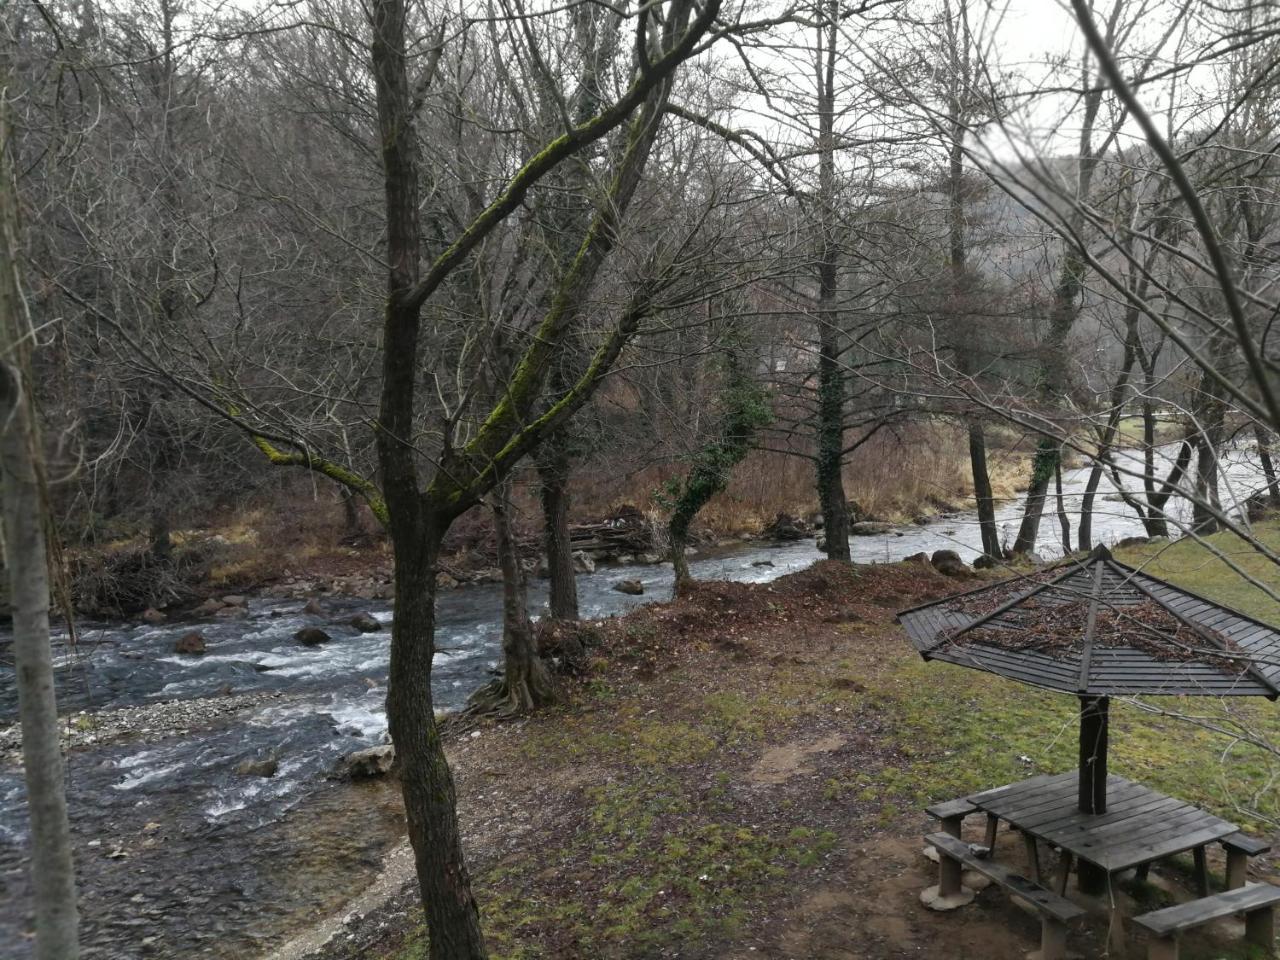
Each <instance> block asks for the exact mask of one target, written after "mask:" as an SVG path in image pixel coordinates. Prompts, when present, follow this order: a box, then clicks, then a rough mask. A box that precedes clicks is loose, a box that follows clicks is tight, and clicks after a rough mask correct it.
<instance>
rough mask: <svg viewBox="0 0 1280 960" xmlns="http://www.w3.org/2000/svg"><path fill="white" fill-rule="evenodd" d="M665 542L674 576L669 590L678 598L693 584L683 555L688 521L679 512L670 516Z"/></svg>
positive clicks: (686, 542)
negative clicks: (669, 552)
mask: <svg viewBox="0 0 1280 960" xmlns="http://www.w3.org/2000/svg"><path fill="white" fill-rule="evenodd" d="M667 542H668V544H669V545H670V550H671V569H672V571H673V572H674V574H675V581H674V583H673V584H672V588H671V590H672V593H674V594H675V595H676V596H677V597H678V596H680V595H681V594H683V593H684V592H685V590H686V588H688V586H689V584H691V583H693V574H691V573H690V572H689V558H688V557H686V556H685V553H684V551H685V547H686V546H687V545H688V543H689V521H688V519H687V518H685V516H684V515H683V513H682V512H680V511H677V512H676V514H675V515H674V516H672V518H671V523H670V524H669V525H668V526H667Z"/></svg>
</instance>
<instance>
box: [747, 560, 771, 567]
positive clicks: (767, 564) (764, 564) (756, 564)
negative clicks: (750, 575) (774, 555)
mask: <svg viewBox="0 0 1280 960" xmlns="http://www.w3.org/2000/svg"><path fill="white" fill-rule="evenodd" d="M751 565H752V566H753V567H772V566H773V561H772V560H753V561H752V562H751Z"/></svg>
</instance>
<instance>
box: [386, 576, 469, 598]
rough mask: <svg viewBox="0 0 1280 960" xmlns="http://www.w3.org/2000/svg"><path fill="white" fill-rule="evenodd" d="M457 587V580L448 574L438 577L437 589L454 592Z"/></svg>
mask: <svg viewBox="0 0 1280 960" xmlns="http://www.w3.org/2000/svg"><path fill="white" fill-rule="evenodd" d="M457 585H458V581H457V580H455V579H454V578H453V577H451V576H449V574H447V573H442V574H440V575H439V576H438V577H436V587H437V588H438V589H440V590H452V589H453V588H454V587H456V586H457ZM391 592H392V593H394V592H395V591H394V589H393V590H392V591H391ZM385 599H388V600H390V599H391V598H390V597H389V596H388V597H386V598H385Z"/></svg>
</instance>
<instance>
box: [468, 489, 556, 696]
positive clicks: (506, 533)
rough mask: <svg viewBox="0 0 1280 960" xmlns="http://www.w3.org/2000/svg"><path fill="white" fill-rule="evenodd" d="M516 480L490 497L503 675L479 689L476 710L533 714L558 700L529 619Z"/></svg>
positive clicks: (495, 491) (476, 694) (496, 490)
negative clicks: (515, 519)
mask: <svg viewBox="0 0 1280 960" xmlns="http://www.w3.org/2000/svg"><path fill="white" fill-rule="evenodd" d="M510 489H511V482H510V481H509V480H504V481H503V482H502V483H500V484H499V485H498V486H497V487H496V488H494V491H493V493H492V494H491V497H490V499H491V501H492V507H491V510H492V513H493V527H494V531H495V533H496V534H497V541H498V566H499V567H500V568H501V569H502V658H503V671H502V677H501V678H500V679H498V680H495V681H494V682H493V683H491V684H487V685H486V686H485V687H483V688H481V689H480V690H478V691H476V693H475V694H474V695H473V696H472V697H471V701H470V702H471V705H472V707H473V708H477V709H481V710H485V709H489V710H497V711H498V712H501V713H509V714H520V713H528V712H529V711H531V710H534V709H536V708H538V707H542V706H546V705H548V704H550V703H553V702H554V701H555V699H556V691H555V684H554V683H553V681H552V679H551V673H550V671H549V670H548V669H547V666H546V664H545V663H544V662H543V660H542V657H541V656H539V654H538V644H537V640H536V638H535V636H534V631H533V621H532V620H530V619H529V591H528V587H527V579H526V574H525V570H524V564H523V563H522V562H521V560H522V558H521V556H520V545H519V543H518V541H517V540H516V537H515V532H514V530H513V529H512V526H511V495H510Z"/></svg>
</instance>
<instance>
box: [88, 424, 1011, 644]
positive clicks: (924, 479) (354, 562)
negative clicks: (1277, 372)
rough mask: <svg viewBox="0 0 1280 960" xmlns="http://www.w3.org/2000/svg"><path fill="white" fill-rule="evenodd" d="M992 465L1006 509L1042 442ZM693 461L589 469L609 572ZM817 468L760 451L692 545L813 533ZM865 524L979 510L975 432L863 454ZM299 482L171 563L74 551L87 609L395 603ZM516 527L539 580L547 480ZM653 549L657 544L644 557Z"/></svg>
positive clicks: (583, 518) (533, 488) (323, 500)
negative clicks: (258, 602) (785, 529)
mask: <svg viewBox="0 0 1280 960" xmlns="http://www.w3.org/2000/svg"><path fill="white" fill-rule="evenodd" d="M989 447H990V449H989V451H988V453H989V467H990V473H991V481H992V485H993V489H994V494H995V497H996V502H997V504H998V505H1001V506H1004V505H1008V504H1013V503H1014V502H1015V501H1016V500H1017V499H1018V497H1019V495H1020V493H1021V492H1022V491H1024V490H1025V486H1026V482H1027V478H1028V474H1029V463H1030V454H1031V451H1032V449H1033V447H1034V438H1029V437H1028V436H1026V435H1024V434H1020V433H1018V432H1017V431H1014V430H1012V429H1010V428H997V427H995V426H993V427H992V429H991V431H990V435H989ZM681 469H682V467H681V466H680V465H679V463H673V462H663V463H657V464H653V463H650V464H613V465H606V464H590V463H588V464H583V465H581V466H580V469H579V471H578V472H577V473H576V474H575V484H576V487H575V491H574V496H573V498H572V508H571V515H570V522H571V524H572V525H573V526H575V527H577V528H579V529H582V528H588V527H592V526H611V527H616V526H617V525H619V523H622V524H629V525H634V526H635V528H636V530H635V532H636V534H637V535H636V537H635V538H634V540H635V541H636V544H637V545H636V546H635V547H634V548H632V549H624V550H612V551H609V550H606V551H603V552H602V551H598V550H596V551H591V550H589V551H588V553H589V554H590V556H591V557H592V559H593V560H595V561H597V562H611V561H612V560H621V561H622V562H623V563H625V562H627V561H628V560H629V559H636V558H638V557H641V556H644V555H651V556H660V555H661V554H662V553H663V550H664V543H665V532H664V526H665V522H666V516H667V509H666V508H665V507H664V506H663V505H662V500H661V496H660V493H659V492H660V491H661V490H662V489H664V487H665V484H666V483H667V481H669V480H670V479H672V477H674V476H675V475H676V474H678V473H679V471H680V470H681ZM812 471H813V467H812V463H811V461H810V460H808V459H805V458H804V457H797V456H788V455H786V454H783V453H779V452H775V451H753V452H752V453H751V454H750V455H749V456H748V457H747V459H746V460H745V461H744V462H743V463H742V464H740V465H739V466H738V468H737V469H736V470H735V471H734V474H733V477H732V479H731V482H730V484H729V487H728V489H727V490H726V491H724V492H723V493H722V494H721V495H720V496H718V497H717V498H716V499H715V500H714V501H713V502H712V503H711V504H708V505H707V507H706V509H704V510H703V511H702V513H701V514H700V515H699V517H698V518H697V521H696V523H695V527H694V530H693V536H692V541H691V542H692V543H693V544H694V545H695V546H700V547H712V546H719V547H724V546H727V545H731V544H741V543H745V542H749V541H753V540H756V539H759V538H760V537H762V536H763V535H765V534H766V533H767V532H768V531H769V530H770V529H771V528H772V527H773V526H775V524H776V522H777V520H778V518H779V516H780V515H781V516H785V517H788V518H794V519H795V520H798V521H799V523H800V525H801V526H803V527H806V528H808V530H809V531H810V532H812V531H813V530H814V529H815V528H816V527H817V526H818V525H819V524H820V517H819V516H818V504H817V500H816V495H815V492H814V486H813V472H812ZM845 488H846V494H847V496H848V497H849V505H850V511H851V515H852V519H854V520H863V521H871V522H877V523H892V524H900V525H901V524H911V523H916V524H919V523H927V522H929V521H931V520H936V519H938V518H939V517H942V516H954V515H956V514H959V513H962V512H966V511H970V510H972V509H973V507H974V501H973V483H972V477H971V474H970V467H969V459H968V447H967V440H966V434H965V432H964V430H963V428H962V427H961V426H960V425H958V424H955V423H952V422H950V421H945V420H938V421H929V422H921V423H913V424H904V425H900V426H899V427H898V428H897V429H895V430H893V431H885V432H883V433H878V434H876V435H875V436H874V437H872V438H871V440H869V441H868V442H867V444H866V445H864V446H861V447H859V448H858V450H857V451H855V453H854V454H853V455H852V457H851V458H850V461H849V463H848V465H847V471H846V477H845ZM308 489H310V488H308V487H306V486H305V485H303V486H301V487H299V486H298V485H296V484H293V485H285V486H284V487H282V488H280V489H273V490H271V491H269V492H268V491H263V492H260V493H259V494H257V496H256V498H251V499H250V503H251V505H249V506H239V507H237V508H236V509H234V510H227V511H223V512H212V513H208V514H207V515H203V516H198V517H197V516H191V517H189V518H187V525H185V526H182V527H181V528H180V529H175V530H174V531H173V532H172V533H171V535H170V536H171V544H170V549H169V552H168V554H167V555H166V556H164V557H163V558H157V556H155V554H154V551H153V550H152V545H151V544H150V543H149V541H148V539H147V536H146V535H145V534H144V533H143V532H138V533H136V534H135V535H132V536H126V535H118V536H115V537H113V538H110V539H103V540H98V541H95V542H92V543H89V542H86V543H81V544H75V545H70V546H69V547H68V548H67V550H66V552H65V556H66V560H67V570H66V576H67V585H68V586H69V588H70V595H71V597H72V599H73V602H74V604H75V607H76V610H77V612H78V613H79V614H81V615H83V616H89V617H96V618H98V619H121V618H137V617H140V616H142V615H143V614H144V613H146V614H147V615H148V616H149V617H150V618H151V619H152V621H153V622H161V618H172V617H175V616H176V617H183V616H187V615H189V614H190V613H191V612H192V611H194V610H196V609H197V608H199V607H200V605H201V604H203V603H204V602H205V601H207V600H210V599H215V600H216V599H218V598H220V597H222V596H225V595H228V594H230V595H242V594H257V593H262V592H270V593H272V594H273V595H277V596H284V597H297V596H314V595H316V594H322V593H329V594H334V595H339V596H347V597H354V598H358V599H366V600H378V599H387V598H389V597H390V595H391V583H390V581H391V555H390V550H389V547H388V544H387V542H386V540H385V536H384V534H383V533H382V532H381V531H380V530H379V529H378V528H377V524H376V523H375V522H374V521H373V520H372V518H371V517H370V516H368V515H367V512H366V511H364V510H363V509H358V510H357V511H356V512H355V513H354V514H350V513H348V512H347V511H345V510H344V509H343V507H342V506H341V505H340V504H339V503H337V502H335V501H334V500H333V499H332V497H330V496H328V495H320V494H319V493H317V492H316V491H314V490H312V492H311V494H310V495H308V494H307V490H308ZM512 504H513V505H512V511H511V517H512V523H513V527H514V530H515V533H516V536H517V540H518V541H520V542H521V545H522V552H523V553H524V556H525V557H526V559H527V561H528V563H529V566H530V568H531V569H536V568H537V567H538V565H539V559H540V556H541V553H542V549H541V548H542V529H541V516H542V514H541V507H540V505H539V501H538V490H537V484H536V476H535V475H534V474H532V472H530V473H529V474H528V475H518V476H517V477H516V478H515V481H514V485H513V493H512ZM640 544H643V546H641V545H640ZM497 566H498V561H497V551H496V540H495V538H494V535H493V530H492V524H491V522H490V517H489V515H488V513H487V511H485V510H482V509H478V510H472V511H470V512H468V513H467V514H465V515H464V516H463V517H461V518H459V520H458V521H457V522H455V523H454V525H453V526H452V528H451V529H450V531H449V534H448V535H447V537H446V539H445V543H444V552H443V555H442V559H441V570H442V576H441V578H440V582H441V585H442V587H443V588H445V589H449V588H451V587H454V586H457V585H460V584H467V583H486V582H492V581H494V580H495V579H496V578H498V577H499V576H500V574H499V572H498V569H497Z"/></svg>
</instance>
